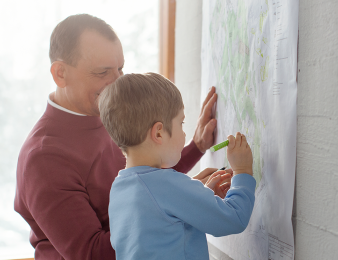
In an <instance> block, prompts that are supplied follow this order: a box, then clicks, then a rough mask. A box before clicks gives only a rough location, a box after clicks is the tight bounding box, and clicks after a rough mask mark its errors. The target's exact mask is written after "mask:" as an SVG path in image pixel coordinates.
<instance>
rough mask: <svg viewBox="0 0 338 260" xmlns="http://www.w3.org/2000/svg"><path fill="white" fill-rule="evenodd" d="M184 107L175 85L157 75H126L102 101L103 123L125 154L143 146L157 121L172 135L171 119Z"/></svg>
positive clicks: (101, 98) (102, 96)
mask: <svg viewBox="0 0 338 260" xmlns="http://www.w3.org/2000/svg"><path fill="white" fill-rule="evenodd" d="M183 107H184V106H183V101H182V96H181V93H180V91H179V90H178V89H177V87H176V86H175V84H173V83H172V82H171V81H170V80H168V79H166V78H165V77H163V76H161V75H159V74H156V73H145V74H126V75H123V76H121V77H119V78H118V79H117V80H116V81H115V82H114V83H113V84H112V85H109V86H108V87H106V89H105V90H104V91H103V92H102V93H101V94H100V98H99V110H100V117H101V121H102V123H103V125H104V127H105V128H106V129H107V131H108V133H109V135H110V136H111V138H112V139H113V141H114V142H115V143H116V144H117V145H118V146H119V147H120V148H121V150H122V151H123V152H124V153H126V152H127V148H128V147H131V146H135V145H138V144H141V143H142V142H143V141H144V140H145V139H146V136H147V133H148V131H149V129H150V128H151V127H152V126H153V125H154V124H155V123H156V122H161V123H163V127H164V129H165V131H167V132H168V133H169V135H170V136H171V128H172V119H173V118H174V117H176V116H177V115H178V113H179V111H180V110H181V109H183Z"/></svg>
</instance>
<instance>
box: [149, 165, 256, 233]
mask: <svg viewBox="0 0 338 260" xmlns="http://www.w3.org/2000/svg"><path fill="white" fill-rule="evenodd" d="M153 177H154V178H153V179H152V180H150V179H149V180H146V181H145V182H146V184H147V186H148V187H149V190H150V192H151V193H152V194H153V196H154V199H155V200H156V201H157V203H158V205H159V207H160V208H161V209H162V210H163V211H164V213H165V214H167V215H168V216H169V217H171V218H172V220H173V221H183V222H185V223H187V224H189V225H191V226H193V227H195V228H197V229H199V230H200V231H201V232H203V233H208V234H211V235H213V236H226V235H230V234H237V233H240V232H243V231H244V230H245V228H246V227H247V225H248V223H249V220H250V216H251V213H252V210H253V206H254V201H255V195H254V192H255V186H256V181H255V179H254V178H253V177H252V176H251V175H249V174H245V173H243V174H238V175H236V176H234V177H233V178H232V183H231V188H230V190H229V191H228V193H227V196H226V197H225V198H224V199H223V200H222V199H221V198H220V197H218V196H215V195H214V192H213V191H212V190H211V189H209V188H207V187H205V186H204V185H203V184H202V183H201V182H200V181H197V180H192V179H191V178H190V177H188V176H186V175H184V174H182V173H179V172H175V171H173V172H170V173H166V174H161V177H162V180H161V181H160V180H159V179H157V178H160V177H159V176H153ZM158 181H159V182H158ZM161 183H162V184H161Z"/></svg>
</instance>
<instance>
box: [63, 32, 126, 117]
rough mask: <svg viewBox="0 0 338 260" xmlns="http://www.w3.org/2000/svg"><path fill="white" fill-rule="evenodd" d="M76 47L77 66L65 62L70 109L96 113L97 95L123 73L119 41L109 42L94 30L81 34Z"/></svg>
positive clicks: (95, 114)
mask: <svg viewBox="0 0 338 260" xmlns="http://www.w3.org/2000/svg"><path fill="white" fill-rule="evenodd" d="M79 50H80V57H79V59H78V61H77V64H76V67H72V66H70V65H66V66H67V70H66V88H65V95H66V99H67V102H68V103H69V105H70V108H71V110H73V111H75V112H78V113H81V114H85V115H89V116H99V115H100V112H99V109H98V106H97V98H98V97H99V95H100V93H101V92H102V91H103V89H104V88H105V87H106V86H107V85H109V84H111V83H113V82H114V81H115V80H116V79H117V78H118V77H119V76H121V75H123V71H122V69H123V65H124V57H123V51H122V46H121V42H120V41H119V40H115V41H113V42H112V41H110V40H108V39H106V38H105V37H103V36H101V35H100V34H99V33H97V32H95V31H85V32H83V33H82V35H81V37H80V41H79Z"/></svg>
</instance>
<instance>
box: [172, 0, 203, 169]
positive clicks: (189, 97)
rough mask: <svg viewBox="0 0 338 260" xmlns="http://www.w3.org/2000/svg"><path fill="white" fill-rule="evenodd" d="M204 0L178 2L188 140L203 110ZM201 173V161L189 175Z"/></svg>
mask: <svg viewBox="0 0 338 260" xmlns="http://www.w3.org/2000/svg"><path fill="white" fill-rule="evenodd" d="M201 28H202V0H190V1H189V0H178V1H176V43H175V84H176V86H177V87H178V88H179V90H180V91H181V93H182V97H183V102H184V106H185V110H184V112H185V117H186V119H185V124H184V130H185V132H186V135H187V138H186V140H187V142H188V141H189V140H191V139H192V138H193V135H194V132H195V127H196V123H197V120H198V117H199V113H200V95H201V58H200V54H201V36H202V30H201ZM198 172H199V163H198V164H197V165H196V166H195V167H194V168H193V169H192V170H191V172H190V173H189V175H195V174H197V173H198Z"/></svg>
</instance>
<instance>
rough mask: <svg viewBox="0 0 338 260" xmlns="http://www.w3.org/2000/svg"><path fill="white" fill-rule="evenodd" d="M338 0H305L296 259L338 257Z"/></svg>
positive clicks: (300, 58) (301, 33) (300, 56)
mask: <svg viewBox="0 0 338 260" xmlns="http://www.w3.org/2000/svg"><path fill="white" fill-rule="evenodd" d="M337 11H338V1H336V0H324V1H323V0H321V1H318V0H300V11H299V51H298V52H299V54H298V69H299V70H298V131H297V170H296V187H295V202H294V214H293V222H294V231H295V244H296V248H295V249H296V259H337V258H338V102H337V101H338V15H337Z"/></svg>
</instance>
